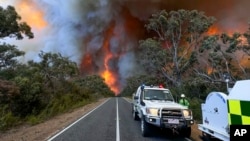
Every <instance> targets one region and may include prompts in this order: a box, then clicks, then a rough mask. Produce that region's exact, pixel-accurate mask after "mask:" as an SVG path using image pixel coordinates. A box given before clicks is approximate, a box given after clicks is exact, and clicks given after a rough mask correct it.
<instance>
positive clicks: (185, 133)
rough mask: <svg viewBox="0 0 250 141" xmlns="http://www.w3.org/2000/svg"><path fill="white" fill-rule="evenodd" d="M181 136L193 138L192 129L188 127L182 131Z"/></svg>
mask: <svg viewBox="0 0 250 141" xmlns="http://www.w3.org/2000/svg"><path fill="white" fill-rule="evenodd" d="M181 135H182V136H184V137H187V138H190V136H191V127H186V128H182V129H181Z"/></svg>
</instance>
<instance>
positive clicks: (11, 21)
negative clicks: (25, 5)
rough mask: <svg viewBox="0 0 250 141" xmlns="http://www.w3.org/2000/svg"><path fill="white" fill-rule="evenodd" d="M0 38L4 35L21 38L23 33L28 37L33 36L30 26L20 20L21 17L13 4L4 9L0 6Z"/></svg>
mask: <svg viewBox="0 0 250 141" xmlns="http://www.w3.org/2000/svg"><path fill="white" fill-rule="evenodd" d="M0 19H1V20H0V21H1V22H0V39H1V38H5V37H10V38H16V39H18V40H20V39H23V34H24V35H26V36H27V37H28V38H33V37H34V35H33V33H32V32H31V28H30V26H28V25H27V24H26V23H25V22H20V20H21V17H20V16H19V15H18V13H17V12H16V10H15V8H14V7H13V6H8V7H7V8H6V9H4V8H3V7H1V6H0Z"/></svg>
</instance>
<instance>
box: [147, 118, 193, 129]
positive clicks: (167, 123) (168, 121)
mask: <svg viewBox="0 0 250 141" xmlns="http://www.w3.org/2000/svg"><path fill="white" fill-rule="evenodd" d="M145 120H146V122H147V123H149V124H152V125H154V126H157V127H161V128H173V127H174V128H185V127H190V126H191V125H192V124H194V120H192V119H184V118H164V119H163V118H160V117H153V116H145Z"/></svg>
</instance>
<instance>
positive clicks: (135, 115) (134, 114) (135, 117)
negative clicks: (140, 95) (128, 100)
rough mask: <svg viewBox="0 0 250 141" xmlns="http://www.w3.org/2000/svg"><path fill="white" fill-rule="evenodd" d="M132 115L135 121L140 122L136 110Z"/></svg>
mask: <svg viewBox="0 0 250 141" xmlns="http://www.w3.org/2000/svg"><path fill="white" fill-rule="evenodd" d="M132 114H133V119H134V120H139V117H138V113H137V112H136V111H135V110H134V109H133V111H132Z"/></svg>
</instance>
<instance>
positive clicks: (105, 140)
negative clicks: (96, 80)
mask: <svg viewBox="0 0 250 141" xmlns="http://www.w3.org/2000/svg"><path fill="white" fill-rule="evenodd" d="M48 141H190V139H187V138H181V137H178V136H175V135H173V134H172V133H171V132H170V131H166V130H160V129H158V128H152V134H151V135H150V136H149V137H142V135H141V131H140V121H135V120H133V118H132V112H131V103H130V101H127V100H126V99H124V98H121V97H113V98H110V99H108V100H107V101H105V102H104V103H103V104H101V105H99V106H98V107H96V108H95V109H94V110H92V111H91V112H89V113H88V114H86V115H84V116H83V117H82V118H80V119H79V120H77V121H76V122H74V123H73V124H71V125H70V126H68V127H66V128H65V129H64V130H62V131H61V132H59V133H58V134H56V135H55V136H53V137H51V138H50V139H49V140H48Z"/></svg>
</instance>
